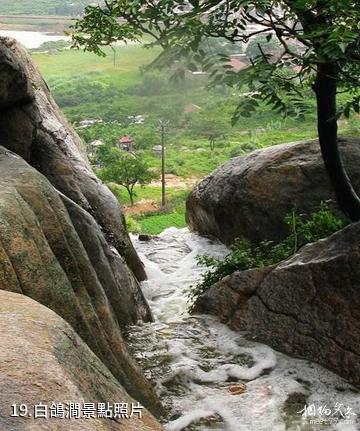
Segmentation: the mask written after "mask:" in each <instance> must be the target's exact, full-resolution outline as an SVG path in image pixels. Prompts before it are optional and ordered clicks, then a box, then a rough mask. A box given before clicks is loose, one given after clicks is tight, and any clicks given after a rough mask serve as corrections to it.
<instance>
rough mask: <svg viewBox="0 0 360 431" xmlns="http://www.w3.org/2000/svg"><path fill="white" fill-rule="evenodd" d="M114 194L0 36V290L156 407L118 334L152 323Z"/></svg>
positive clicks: (13, 47)
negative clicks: (72, 338)
mask: <svg viewBox="0 0 360 431" xmlns="http://www.w3.org/2000/svg"><path fill="white" fill-rule="evenodd" d="M144 278H146V274H145V271H144V267H143V264H142V262H141V260H140V259H139V257H138V255H137V253H136V251H135V249H134V247H133V245H132V243H131V241H130V238H129V236H128V234H127V231H126V227H125V224H124V217H123V214H122V210H121V207H120V205H119V203H118V201H117V199H116V198H115V197H114V196H113V195H112V193H111V192H110V191H109V189H108V188H107V187H106V186H105V185H104V184H103V183H102V182H101V181H100V180H98V179H97V177H96V176H95V175H94V173H93V172H92V170H91V167H90V164H89V162H88V160H87V157H86V154H85V152H84V150H83V147H82V143H81V141H80V138H79V137H78V136H77V134H76V133H75V132H74V130H73V129H72V128H71V126H69V125H68V124H67V122H66V120H65V119H64V117H63V115H62V113H61V112H60V110H59V109H58V107H57V105H56V103H55V102H54V100H53V99H52V96H51V95H50V92H49V90H48V88H47V85H46V83H45V82H44V80H43V79H42V77H41V75H40V73H39V71H38V69H37V67H36V66H35V65H34V63H33V62H32V60H31V58H30V56H29V55H28V53H27V52H26V51H25V49H23V48H22V47H21V46H20V45H19V44H18V43H17V42H16V41H14V40H12V39H8V38H3V37H0V289H3V290H8V291H13V292H17V293H21V294H24V295H26V296H29V297H31V298H33V299H35V300H36V301H38V302H39V303H41V304H44V305H46V306H47V307H49V308H50V309H52V310H53V311H55V312H56V313H58V314H59V315H60V316H61V317H63V318H64V319H65V320H66V321H67V322H68V323H70V324H71V325H72V327H73V328H74V330H75V331H76V332H77V333H78V334H79V335H80V337H81V338H82V339H83V340H84V341H85V342H86V343H87V344H88V345H89V347H90V348H91V349H92V351H93V352H94V353H95V354H96V355H97V356H98V357H99V358H100V359H101V360H102V361H103V362H104V364H105V365H106V366H107V367H108V368H109V369H110V371H111V372H112V373H113V375H114V376H115V377H116V378H117V379H119V381H120V382H121V384H122V385H123V386H124V387H126V388H127V390H128V391H129V392H130V393H131V395H132V396H134V397H135V398H136V399H137V400H139V401H140V402H142V403H143V404H144V405H146V406H147V407H149V409H151V410H152V411H153V412H155V413H159V412H160V411H161V405H160V402H159V400H158V399H157V397H156V395H155V392H154V390H153V388H152V387H151V385H150V384H149V382H148V381H147V380H146V378H145V377H144V375H143V373H142V371H141V369H140V368H139V367H138V365H137V364H136V362H135V361H134V360H133V359H132V357H131V356H130V354H129V353H128V350H127V347H126V344H125V342H124V340H123V337H122V331H123V329H124V327H125V326H126V325H128V324H134V323H136V322H138V321H150V320H151V319H152V316H151V312H150V309H149V307H148V304H147V302H146V300H145V298H144V296H143V294H142V292H141V289H140V286H139V282H138V280H143V279H144Z"/></svg>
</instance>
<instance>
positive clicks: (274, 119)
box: [32, 45, 360, 233]
mask: <svg viewBox="0 0 360 431" xmlns="http://www.w3.org/2000/svg"><path fill="white" fill-rule="evenodd" d="M106 53H107V54H108V55H107V57H105V58H101V57H97V56H95V55H94V54H91V53H84V52H82V51H70V50H61V51H59V52H55V53H54V52H51V53H33V54H32V55H33V58H34V60H35V61H36V63H37V64H38V65H39V67H40V69H41V71H42V73H43V75H44V76H45V78H46V80H47V82H48V84H49V87H50V89H51V90H52V92H53V95H54V97H55V99H56V100H57V102H58V104H59V105H60V107H61V108H62V110H63V111H64V113H65V115H66V117H67V118H68V120H69V121H70V122H72V123H74V124H75V127H76V126H77V124H78V123H79V122H80V121H82V120H84V119H98V120H101V121H102V123H101V124H96V125H94V126H91V127H88V128H82V129H79V128H78V129H77V130H78V132H79V134H80V136H81V137H82V138H83V140H84V142H85V143H89V142H91V141H93V140H95V139H100V140H102V141H103V142H104V143H105V144H106V145H114V144H115V143H116V142H117V140H118V139H119V137H121V136H123V135H126V134H128V135H130V136H132V137H133V138H134V139H135V147H136V151H137V154H138V155H139V156H141V157H143V158H144V159H145V160H146V161H147V163H148V164H149V166H150V167H152V168H154V169H157V170H159V168H160V159H159V158H158V157H155V156H154V155H153V154H152V147H153V146H154V145H157V144H159V141H160V136H159V131H158V127H157V125H158V121H159V119H164V118H165V119H168V120H169V122H170V125H169V127H168V130H167V133H166V158H167V163H166V172H167V173H168V174H173V175H177V176H181V177H197V178H201V177H203V176H205V175H207V174H208V173H210V172H211V171H212V170H214V169H216V168H217V167H218V166H220V165H221V164H222V163H224V162H226V161H227V160H229V158H231V157H235V156H238V155H243V154H247V153H249V152H250V151H253V150H255V149H257V148H262V147H266V146H269V145H274V144H279V143H284V142H291V141H296V140H301V139H307V138H314V137H316V118H315V101H314V99H313V97H312V95H311V93H309V97H308V111H309V112H308V114H307V115H306V117H305V120H302V121H300V120H298V119H294V118H285V119H284V118H282V117H281V116H279V114H276V113H274V112H273V111H272V110H271V109H270V108H268V107H266V106H262V107H261V109H260V110H259V112H258V113H256V114H255V115H253V116H251V117H249V118H242V119H241V120H240V121H239V123H238V124H237V125H236V126H235V127H231V125H230V119H231V115H232V113H233V112H234V109H235V107H236V105H237V103H238V102H239V100H240V96H239V94H236V93H234V92H233V91H232V90H230V89H228V88H226V87H218V88H213V89H208V88H207V82H206V79H205V78H204V77H201V78H200V79H198V78H194V77H191V76H190V77H188V78H187V79H186V80H185V81H180V82H173V81H171V80H169V78H170V77H171V75H172V73H173V72H172V71H157V70H155V71H154V70H150V71H144V66H145V65H147V64H149V63H150V62H151V61H152V60H153V59H154V58H155V57H156V55H157V53H158V51H156V50H155V49H152V50H149V49H144V48H143V47H142V46H140V45H128V46H121V47H117V49H116V50H115V51H113V50H111V49H107V50H106ZM194 105H196V106H197V107H198V108H196V109H195V111H194V112H189V110H188V109H187V108H188V107H189V106H191V107H194ZM190 111H192V110H191V109H190ZM133 115H142V116H144V118H145V121H144V124H140V125H133V124H131V121H130V120H129V119H128V117H129V116H133ZM340 130H341V133H343V134H358V133H359V130H360V121H359V118H358V117H354V118H353V119H351V120H350V121H348V122H342V124H341V127H340ZM210 135H216V140H215V149H214V150H213V151H211V150H210V146H209V136H210ZM159 192H160V191H159V190H154V188H152V187H150V186H147V187H145V188H143V189H139V190H138V198H137V199H154V200H157V199H159ZM171 193H172V191H171V190H169V195H171ZM117 194H118V197H119V199H120V201H121V202H123V203H125V204H126V203H128V198H127V196H126V193H125V192H124V191H121V192H120V193H117ZM155 195H156V196H157V197H155V198H154V196H155ZM169 197H170V198H171V199H172V196H169ZM184 200H185V195H184V194H183V196H182V197H179V199H178V201H179V204H178V205H175V206H172V208H171V210H170V211H169V213H167V214H163V213H161V214H158V215H156V216H155V215H151V216H150V215H146V216H142V217H140V218H139V220H138V221H139V224H140V225H141V228H142V230H143V231H145V232H148V233H159V232H158V231H159V229H163V228H166V227H169V226H170V225H172V224H176V225H179V226H183V225H184Z"/></svg>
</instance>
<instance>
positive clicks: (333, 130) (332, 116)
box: [314, 63, 360, 221]
mask: <svg viewBox="0 0 360 431" xmlns="http://www.w3.org/2000/svg"><path fill="white" fill-rule="evenodd" d="M314 91H315V94H316V100H317V114H318V134H319V142H320V148H321V153H322V157H323V160H324V164H325V168H326V171H327V173H328V175H329V177H330V180H331V183H332V186H333V188H334V191H335V195H336V199H337V201H338V204H339V206H340V208H341V210H342V211H343V212H344V214H345V215H347V216H348V217H349V218H350V219H351V220H352V221H358V220H360V199H359V196H358V195H357V194H356V192H355V190H354V188H353V186H352V184H351V181H350V178H349V177H348V175H347V173H346V170H345V168H344V165H343V163H342V160H341V157H340V154H339V149H338V142H337V119H336V91H337V65H336V64H335V63H320V64H318V69H317V75H316V81H315V84H314Z"/></svg>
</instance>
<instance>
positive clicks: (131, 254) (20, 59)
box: [0, 37, 146, 281]
mask: <svg viewBox="0 0 360 431" xmlns="http://www.w3.org/2000/svg"><path fill="white" fill-rule="evenodd" d="M0 114H1V115H0V145H1V146H3V147H5V148H8V149H10V150H11V151H13V152H15V153H16V154H19V155H20V156H21V157H22V158H24V160H26V161H27V162H28V163H30V164H31V165H32V166H33V167H35V168H36V169H37V170H38V171H39V172H41V173H42V174H44V175H45V176H46V177H47V178H48V180H49V181H50V182H51V184H52V185H53V186H54V187H55V188H56V189H58V190H59V191H60V192H61V193H63V194H64V195H65V196H66V197H68V198H69V199H71V200H72V201H73V202H75V203H76V204H78V205H79V206H80V207H82V208H83V209H84V210H85V211H86V212H88V213H89V214H90V215H91V216H92V217H93V218H94V220H95V221H96V223H97V224H98V225H99V227H100V228H101V229H102V230H103V232H104V234H105V236H106V240H107V241H108V243H109V244H110V245H111V246H113V247H115V248H116V249H117V251H118V253H119V254H120V255H121V256H123V257H124V258H125V259H126V262H127V264H128V265H129V267H130V268H131V269H132V271H133V272H134V274H135V275H136V277H137V278H138V280H140V281H141V280H144V279H145V278H146V274H145V271H144V267H143V264H142V262H141V261H140V259H139V257H138V255H137V253H136V251H135V250H134V247H133V245H132V243H131V241H130V239H129V236H128V234H127V232H126V229H125V225H124V217H123V214H122V210H121V207H120V205H119V203H118V201H117V199H116V198H115V197H114V195H113V194H112V193H111V192H110V190H109V189H108V188H107V187H106V186H105V185H104V184H103V183H102V182H101V181H100V180H99V179H98V178H97V177H96V176H95V175H94V173H93V172H92V170H91V167H90V165H89V163H88V160H87V157H86V154H85V153H84V151H83V148H82V143H81V141H80V138H79V137H78V135H77V134H76V132H75V131H74V130H73V129H72V127H71V126H70V125H69V124H68V123H67V122H66V120H65V118H64V116H63V115H62V113H61V112H60V110H59V108H58V107H57V105H56V103H55V102H54V100H53V98H52V96H51V94H50V92H49V89H48V87H47V85H46V83H45V81H44V80H43V78H42V77H41V75H40V73H39V71H38V69H37V67H36V66H35V64H34V63H33V61H32V60H31V58H30V56H29V55H28V54H27V52H26V51H25V49H23V48H22V47H21V45H19V44H18V43H17V42H15V41H14V40H12V39H8V38H3V37H0Z"/></svg>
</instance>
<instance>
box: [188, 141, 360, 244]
mask: <svg viewBox="0 0 360 431" xmlns="http://www.w3.org/2000/svg"><path fill="white" fill-rule="evenodd" d="M339 147H340V150H341V153H342V156H343V160H344V164H345V166H346V168H347V170H348V173H349V175H350V177H351V179H352V181H353V184H354V187H355V189H356V190H357V191H358V192H360V170H359V165H360V140H359V139H340V141H339ZM330 199H331V200H333V201H335V196H334V194H333V192H332V188H331V185H330V181H329V179H328V176H327V174H326V171H325V168H324V164H323V161H322V157H321V153H320V148H319V144H318V142H317V141H315V140H313V141H308V142H296V143H290V144H284V145H276V146H273V147H269V148H265V149H261V150H257V151H254V152H252V153H251V154H249V155H246V156H243V157H236V158H234V159H232V160H230V161H229V162H228V163H226V164H225V165H224V166H222V167H221V168H219V169H218V170H216V171H215V172H213V173H212V174H211V175H209V176H208V177H207V178H205V179H204V180H203V181H202V182H200V183H199V184H198V185H197V186H196V187H195V189H194V190H193V192H192V193H191V195H190V196H189V198H188V200H187V205H186V206H187V212H186V218H187V222H188V224H189V225H190V227H191V228H192V229H193V230H195V231H197V232H199V233H200V234H202V235H212V236H215V237H217V238H219V239H220V240H221V241H222V242H224V243H225V244H231V243H232V242H233V241H234V239H236V238H242V239H247V240H250V241H253V242H259V241H262V240H279V239H280V238H282V237H283V236H284V235H286V233H287V226H286V224H285V223H284V218H285V216H286V215H287V214H288V213H289V212H291V211H292V210H293V209H294V208H296V209H297V210H298V211H299V212H300V213H309V212H312V211H314V210H316V209H317V208H318V206H319V205H320V202H321V201H327V200H330ZM334 205H335V204H334ZM335 207H336V206H335Z"/></svg>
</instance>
